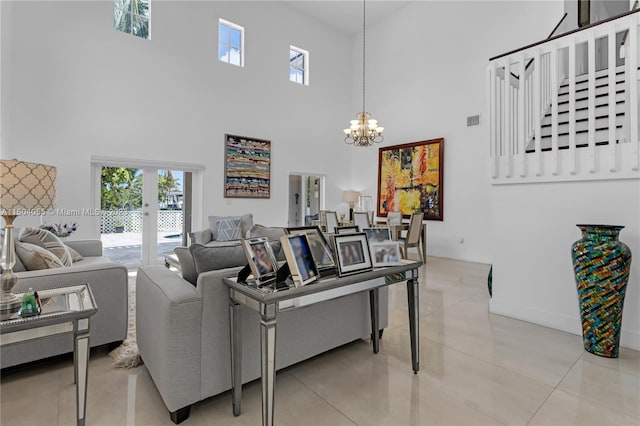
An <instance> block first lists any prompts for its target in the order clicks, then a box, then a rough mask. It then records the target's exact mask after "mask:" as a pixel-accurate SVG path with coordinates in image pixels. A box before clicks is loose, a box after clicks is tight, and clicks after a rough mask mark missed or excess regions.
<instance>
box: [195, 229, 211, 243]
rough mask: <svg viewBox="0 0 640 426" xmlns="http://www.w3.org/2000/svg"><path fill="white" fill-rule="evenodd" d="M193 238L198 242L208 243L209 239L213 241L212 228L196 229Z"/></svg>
mask: <svg viewBox="0 0 640 426" xmlns="http://www.w3.org/2000/svg"><path fill="white" fill-rule="evenodd" d="M193 238H194V239H195V242H196V243H198V244H207V243H208V242H209V241H211V238H212V236H211V230H209V229H204V230H202V231H196V232H194V233H193Z"/></svg>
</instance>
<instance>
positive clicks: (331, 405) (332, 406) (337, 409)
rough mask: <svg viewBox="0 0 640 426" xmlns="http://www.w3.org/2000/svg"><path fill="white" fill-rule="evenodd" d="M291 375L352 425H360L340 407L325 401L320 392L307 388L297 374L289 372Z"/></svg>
mask: <svg viewBox="0 0 640 426" xmlns="http://www.w3.org/2000/svg"><path fill="white" fill-rule="evenodd" d="M289 375H290V376H291V377H292V378H293V379H294V380H295V381H297V382H298V383H300V384H301V385H302V386H304V387H305V388H307V389H309V391H310V392H311V393H313V394H314V395H315V396H317V397H318V398H320V399H321V400H323V401H324V402H325V403H327V405H329V406H330V407H331V408H333V409H334V410H336V411H337V412H338V413H340V414H341V415H342V416H344V418H345V419H347V420H349V421H350V422H351V423H353V424H354V425H356V426H357V425H358V423H356V422H355V421H354V420H353V419H352V418H351V417H349V416H347V415H346V414H345V413H343V412H342V410H340V409H339V408H338V407H336V406H335V405H333V404H332V403H330V402H329V401H327V400H326V399H324V398H323V397H322V396H321V395H320V394H319V393H318V392H316V391H314V390H313V389H311V388H310V387H309V386H307V384H306V383H304V382H303V381H302V380H300V379H299V378H298V377H297V376H296V375H295V374H293V373H291V372H289Z"/></svg>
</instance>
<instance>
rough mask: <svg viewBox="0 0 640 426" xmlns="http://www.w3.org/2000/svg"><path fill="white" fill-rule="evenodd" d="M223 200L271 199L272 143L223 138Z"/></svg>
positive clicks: (235, 137)
mask: <svg viewBox="0 0 640 426" xmlns="http://www.w3.org/2000/svg"><path fill="white" fill-rule="evenodd" d="M224 139H225V142H224V197H225V198H271V141H268V140H265V139H257V138H250V137H246V136H237V135H230V134H225V135H224Z"/></svg>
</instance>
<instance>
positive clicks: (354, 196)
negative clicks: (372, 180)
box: [342, 191, 360, 220]
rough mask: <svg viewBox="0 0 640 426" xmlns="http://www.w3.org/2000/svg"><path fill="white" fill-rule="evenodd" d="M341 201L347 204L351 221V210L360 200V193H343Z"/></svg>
mask: <svg viewBox="0 0 640 426" xmlns="http://www.w3.org/2000/svg"><path fill="white" fill-rule="evenodd" d="M342 199H343V200H344V201H345V202H347V203H349V220H353V208H354V207H355V205H356V203H357V202H358V201H359V200H360V193H359V192H358V191H344V192H343V193H342Z"/></svg>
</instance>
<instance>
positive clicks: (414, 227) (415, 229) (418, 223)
mask: <svg viewBox="0 0 640 426" xmlns="http://www.w3.org/2000/svg"><path fill="white" fill-rule="evenodd" d="M423 217H424V213H414V214H412V215H411V220H410V222H409V229H408V230H407V235H406V236H405V237H404V238H400V240H399V241H400V242H401V245H400V251H401V252H402V258H403V259H408V258H409V248H411V247H417V248H418V254H419V255H420V260H422V263H425V261H426V259H424V257H423V250H422V218H423Z"/></svg>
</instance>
